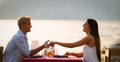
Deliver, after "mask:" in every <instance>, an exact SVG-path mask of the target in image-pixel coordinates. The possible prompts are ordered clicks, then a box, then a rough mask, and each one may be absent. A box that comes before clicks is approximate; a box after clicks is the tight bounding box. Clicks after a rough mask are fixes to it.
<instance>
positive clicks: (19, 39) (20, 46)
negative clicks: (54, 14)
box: [3, 16, 47, 62]
mask: <svg viewBox="0 0 120 62" xmlns="http://www.w3.org/2000/svg"><path fill="white" fill-rule="evenodd" d="M18 27H19V30H18V32H17V33H16V34H15V35H14V36H13V37H12V39H11V40H10V41H9V43H8V45H7V47H6V49H5V53H4V56H3V62H22V59H23V58H24V57H25V56H26V57H29V56H31V55H34V54H36V53H37V52H39V51H41V50H42V49H43V48H44V47H45V44H46V43H47V42H45V44H43V45H41V46H40V47H38V48H36V49H33V50H29V46H28V39H27V32H30V28H31V27H32V25H31V21H30V17H29V16H21V17H19V18H18Z"/></svg>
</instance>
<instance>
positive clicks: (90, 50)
mask: <svg viewBox="0 0 120 62" xmlns="http://www.w3.org/2000/svg"><path fill="white" fill-rule="evenodd" d="M83 56H84V62H99V60H98V58H97V54H96V47H89V46H88V45H84V47H83Z"/></svg>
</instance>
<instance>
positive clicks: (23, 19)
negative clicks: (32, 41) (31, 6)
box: [18, 16, 30, 28]
mask: <svg viewBox="0 0 120 62" xmlns="http://www.w3.org/2000/svg"><path fill="white" fill-rule="evenodd" d="M27 20H30V16H20V17H19V18H18V26H19V28H20V26H21V25H22V24H25V23H26V21H27Z"/></svg>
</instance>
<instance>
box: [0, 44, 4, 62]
mask: <svg viewBox="0 0 120 62" xmlns="http://www.w3.org/2000/svg"><path fill="white" fill-rule="evenodd" d="M2 59H3V46H0V62H2Z"/></svg>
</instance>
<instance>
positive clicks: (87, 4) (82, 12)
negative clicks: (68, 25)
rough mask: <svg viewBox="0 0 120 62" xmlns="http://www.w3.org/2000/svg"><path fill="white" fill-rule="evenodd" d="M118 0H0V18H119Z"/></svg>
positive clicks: (119, 0) (119, 1)
mask: <svg viewBox="0 0 120 62" xmlns="http://www.w3.org/2000/svg"><path fill="white" fill-rule="evenodd" d="M119 3H120V0H0V19H16V18H17V17H19V16H20V15H29V16H31V17H32V18H33V19H48V20H49V19H60V20H62V19H63V20H66V19H67V20H71V19H72V20H81V19H84V18H87V17H88V18H95V19H99V20H120V4H119Z"/></svg>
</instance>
